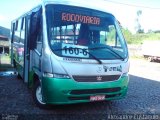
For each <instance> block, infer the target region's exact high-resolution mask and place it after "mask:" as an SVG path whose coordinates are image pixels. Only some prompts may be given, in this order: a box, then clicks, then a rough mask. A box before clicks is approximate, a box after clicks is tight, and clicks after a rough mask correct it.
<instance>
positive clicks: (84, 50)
mask: <svg viewBox="0 0 160 120" xmlns="http://www.w3.org/2000/svg"><path fill="white" fill-rule="evenodd" d="M66 49H70V48H61V49H54V51H60V50H66ZM72 49H74V48H72ZM76 49H80V50H82V51H83V52H86V53H87V54H89V55H90V56H92V58H93V59H95V60H96V61H97V62H98V63H99V64H102V61H101V60H100V59H98V58H97V57H96V56H94V55H93V54H91V53H90V52H88V51H87V49H83V48H76Z"/></svg>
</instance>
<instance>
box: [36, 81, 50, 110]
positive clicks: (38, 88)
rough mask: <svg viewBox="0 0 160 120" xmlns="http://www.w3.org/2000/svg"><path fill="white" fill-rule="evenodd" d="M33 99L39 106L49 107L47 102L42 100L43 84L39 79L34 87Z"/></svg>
mask: <svg viewBox="0 0 160 120" xmlns="http://www.w3.org/2000/svg"><path fill="white" fill-rule="evenodd" d="M33 100H34V103H35V104H36V105H37V106H38V107H39V108H42V109H44V108H47V105H46V103H44V102H43V101H42V93H41V85H40V81H39V80H37V81H36V82H35V84H34V87H33Z"/></svg>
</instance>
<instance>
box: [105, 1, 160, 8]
mask: <svg viewBox="0 0 160 120" xmlns="http://www.w3.org/2000/svg"><path fill="white" fill-rule="evenodd" d="M104 1H106V2H111V3H115V4H121V5H126V6H132V7H141V8H147V9H160V8H156V7H149V6H143V5H135V4H127V3H122V2H117V1H113V0H104Z"/></svg>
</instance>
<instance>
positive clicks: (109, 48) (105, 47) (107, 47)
mask: <svg viewBox="0 0 160 120" xmlns="http://www.w3.org/2000/svg"><path fill="white" fill-rule="evenodd" d="M90 49H91V50H94V49H95V50H96V49H108V50H110V51H111V52H112V53H114V55H116V56H118V57H119V58H120V59H121V60H123V61H124V58H123V57H122V56H121V55H119V54H118V53H117V52H115V51H114V50H113V49H112V48H111V47H109V46H103V47H95V48H90Z"/></svg>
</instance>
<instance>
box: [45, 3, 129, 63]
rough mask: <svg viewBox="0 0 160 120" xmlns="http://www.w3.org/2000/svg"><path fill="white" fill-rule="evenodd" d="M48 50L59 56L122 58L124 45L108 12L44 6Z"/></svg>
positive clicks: (126, 53) (118, 29)
mask: <svg viewBox="0 0 160 120" xmlns="http://www.w3.org/2000/svg"><path fill="white" fill-rule="evenodd" d="M46 19H47V32H48V40H49V44H50V47H51V49H52V51H53V53H54V54H56V55H58V56H60V57H76V58H82V59H93V56H94V57H95V58H97V59H100V60H109V59H125V58H127V56H128V51H127V45H126V42H125V40H124V38H123V35H122V33H121V30H120V27H119V24H118V22H117V20H116V19H115V17H114V16H113V15H111V14H109V13H105V12H101V11H97V10H93V9H87V8H80V7H73V6H65V5H47V6H46Z"/></svg>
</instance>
